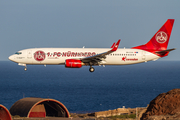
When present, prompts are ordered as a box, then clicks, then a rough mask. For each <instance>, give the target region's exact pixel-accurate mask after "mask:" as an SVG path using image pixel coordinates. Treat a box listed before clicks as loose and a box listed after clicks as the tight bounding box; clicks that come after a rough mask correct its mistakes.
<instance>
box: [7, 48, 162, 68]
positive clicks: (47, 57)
mask: <svg viewBox="0 0 180 120" xmlns="http://www.w3.org/2000/svg"><path fill="white" fill-rule="evenodd" d="M108 50H109V49H106V48H32V49H25V50H21V51H19V52H18V53H16V54H14V55H11V56H10V57H9V59H10V60H11V61H14V62H16V63H19V64H20V65H21V64H22V65H23V64H43V65H61V64H62V65H63V64H65V60H66V59H81V58H85V57H89V56H93V55H96V54H101V53H103V52H106V51H108ZM159 58H160V57H159V56H157V55H155V54H153V53H151V52H147V51H144V50H139V49H117V51H115V52H113V53H111V54H109V55H107V56H106V58H105V59H103V60H102V61H101V62H99V65H128V64H136V63H141V62H147V61H151V60H157V59H159Z"/></svg>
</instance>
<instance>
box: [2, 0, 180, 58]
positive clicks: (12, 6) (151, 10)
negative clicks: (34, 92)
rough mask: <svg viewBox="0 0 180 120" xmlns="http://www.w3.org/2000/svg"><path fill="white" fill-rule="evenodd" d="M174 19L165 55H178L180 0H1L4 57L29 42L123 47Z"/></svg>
mask: <svg viewBox="0 0 180 120" xmlns="http://www.w3.org/2000/svg"><path fill="white" fill-rule="evenodd" d="M169 18H170V19H175V23H174V27H173V30H172V34H171V38H170V42H169V46H168V48H177V50H175V51H172V52H171V53H170V54H169V56H168V57H165V58H162V59H161V60H178V61H179V60H180V39H179V35H180V30H179V29H180V0H171V1H170V0H0V60H8V56H10V55H11V54H14V53H15V52H16V51H19V50H22V49H26V48H38V47H74V48H77V47H78V48H79V47H83V46H85V47H86V48H110V47H111V45H112V43H113V42H116V41H117V40H118V39H121V43H120V48H124V47H127V48H131V47H134V46H137V45H142V44H145V43H147V42H148V41H149V40H150V39H151V37H152V36H153V35H154V34H155V33H156V32H157V31H158V30H159V28H160V27H161V26H162V25H163V24H164V23H165V22H166V20H167V19H169Z"/></svg>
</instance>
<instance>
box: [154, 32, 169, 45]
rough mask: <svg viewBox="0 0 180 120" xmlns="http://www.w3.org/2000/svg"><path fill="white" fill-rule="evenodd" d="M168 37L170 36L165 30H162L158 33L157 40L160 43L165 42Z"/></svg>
mask: <svg viewBox="0 0 180 120" xmlns="http://www.w3.org/2000/svg"><path fill="white" fill-rule="evenodd" d="M167 39H168V36H167V34H166V33H165V32H163V31H160V32H158V33H157V34H156V41H157V42H158V43H165V42H166V41H167Z"/></svg>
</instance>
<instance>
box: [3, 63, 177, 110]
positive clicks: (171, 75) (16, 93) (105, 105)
mask: <svg viewBox="0 0 180 120" xmlns="http://www.w3.org/2000/svg"><path fill="white" fill-rule="evenodd" d="M27 69H28V70H27V71H24V67H23V66H18V65H17V63H13V62H11V61H0V104H2V105H4V106H6V107H7V108H8V109H10V108H11V106H12V105H13V104H14V103H15V102H16V101H18V100H19V99H22V98H23V97H40V98H52V99H56V100H58V101H60V102H61V103H63V104H64V105H65V106H66V107H67V109H68V110H69V112H71V113H78V112H79V113H84V112H95V111H105V110H113V109H116V108H122V106H125V107H126V108H128V107H130V108H135V107H146V106H147V105H148V104H149V103H150V101H151V100H153V99H154V98H155V97H156V96H158V95H159V94H160V93H164V92H168V91H169V90H172V89H174V88H179V87H180V61H155V62H154V61H151V62H147V63H141V64H135V65H125V66H105V67H102V66H101V67H99V66H95V72H94V73H90V72H89V67H88V66H83V67H82V68H73V69H70V68H65V67H64V66H63V65H47V66H46V67H45V66H43V65H28V66H27Z"/></svg>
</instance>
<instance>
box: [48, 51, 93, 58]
mask: <svg viewBox="0 0 180 120" xmlns="http://www.w3.org/2000/svg"><path fill="white" fill-rule="evenodd" d="M93 55H96V53H95V52H71V51H68V52H54V53H50V52H48V53H47V56H48V57H89V56H93Z"/></svg>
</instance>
